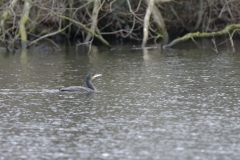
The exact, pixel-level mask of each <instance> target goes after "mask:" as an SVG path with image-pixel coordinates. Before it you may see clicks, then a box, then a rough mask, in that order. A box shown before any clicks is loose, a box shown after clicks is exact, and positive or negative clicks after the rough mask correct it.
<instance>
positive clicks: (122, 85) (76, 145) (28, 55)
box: [0, 46, 240, 160]
mask: <svg viewBox="0 0 240 160" xmlns="http://www.w3.org/2000/svg"><path fill="white" fill-rule="evenodd" d="M130 48H132V46H130V47H128V46H116V47H115V48H114V49H112V50H108V49H105V48H101V47H99V48H97V47H94V46H93V47H92V50H91V52H90V53H88V54H87V52H88V49H84V48H80V49H78V51H77V52H76V50H75V48H74V47H72V48H71V47H70V48H69V47H64V46H63V50H62V51H57V52H52V51H44V52H40V51H36V50H34V49H32V50H29V51H28V52H22V53H15V54H6V53H3V52H2V53H0V57H1V58H0V88H1V89H0V102H1V106H0V142H1V143H0V159H114V160H115V159H169V160H172V159H211V160H214V159H238V158H239V156H240V123H239V122H240V109H239V106H240V105H239V104H240V98H239V97H240V82H239V79H240V70H239V68H240V53H236V54H234V55H233V54H231V53H229V52H228V50H227V49H222V51H221V52H220V53H219V54H216V53H215V52H214V51H212V50H208V49H205V50H203V49H196V48H195V49H175V50H164V51H161V50H158V49H149V50H132V49H130ZM90 72H93V73H101V74H103V76H102V77H98V78H96V79H95V80H94V81H93V83H94V85H95V86H96V87H97V88H98V90H99V91H100V92H97V93H93V94H88V95H86V94H80V93H66V92H59V91H58V88H60V87H61V86H69V85H82V86H85V83H84V80H83V79H84V77H85V75H86V74H87V73H90Z"/></svg>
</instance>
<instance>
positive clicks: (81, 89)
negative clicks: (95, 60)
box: [59, 73, 102, 92]
mask: <svg viewBox="0 0 240 160" xmlns="http://www.w3.org/2000/svg"><path fill="white" fill-rule="evenodd" d="M99 76H102V74H93V73H89V74H88V75H86V77H85V81H86V84H87V87H82V86H70V87H63V88H60V89H59V90H60V91H70V92H96V91H97V89H96V88H95V87H94V85H93V84H92V81H91V80H93V79H94V78H96V77H99Z"/></svg>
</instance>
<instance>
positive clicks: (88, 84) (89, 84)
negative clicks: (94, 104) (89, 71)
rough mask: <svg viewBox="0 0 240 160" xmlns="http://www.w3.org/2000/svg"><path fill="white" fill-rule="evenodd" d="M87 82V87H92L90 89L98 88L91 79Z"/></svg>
mask: <svg viewBox="0 0 240 160" xmlns="http://www.w3.org/2000/svg"><path fill="white" fill-rule="evenodd" d="M86 83H87V87H88V88H90V89H92V90H96V88H95V87H94V85H93V84H92V82H91V81H87V82H86Z"/></svg>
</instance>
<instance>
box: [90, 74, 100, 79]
mask: <svg viewBox="0 0 240 160" xmlns="http://www.w3.org/2000/svg"><path fill="white" fill-rule="evenodd" d="M99 76H102V74H94V76H92V79H94V78H96V77H99Z"/></svg>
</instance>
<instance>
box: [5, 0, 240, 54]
mask: <svg viewBox="0 0 240 160" xmlns="http://www.w3.org/2000/svg"><path fill="white" fill-rule="evenodd" d="M239 8H240V1H239V0H57V1H56V0H50V1H49V0H10V1H9V0H0V16H1V19H0V41H1V43H2V46H4V47H5V49H6V50H7V51H8V52H11V51H14V50H15V48H22V49H27V48H29V47H31V46H33V45H36V44H39V43H41V40H48V41H50V42H51V43H52V44H53V45H55V46H57V43H56V42H58V41H74V42H76V43H77V45H91V44H92V43H93V42H101V43H102V44H104V45H106V46H111V42H113V40H114V41H118V42H122V41H124V40H132V41H139V42H141V44H142V47H146V46H147V42H148V41H152V42H155V43H156V45H158V46H163V48H167V47H173V46H174V45H175V44H177V43H181V42H183V41H186V40H189V39H191V40H193V41H194V39H195V38H204V37H215V36H228V37H229V39H230V40H232V37H233V36H239V35H238V33H239V32H238V30H239V29H240V25H239V24H240V23H239V22H240V10H239ZM170 40H173V41H170Z"/></svg>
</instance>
